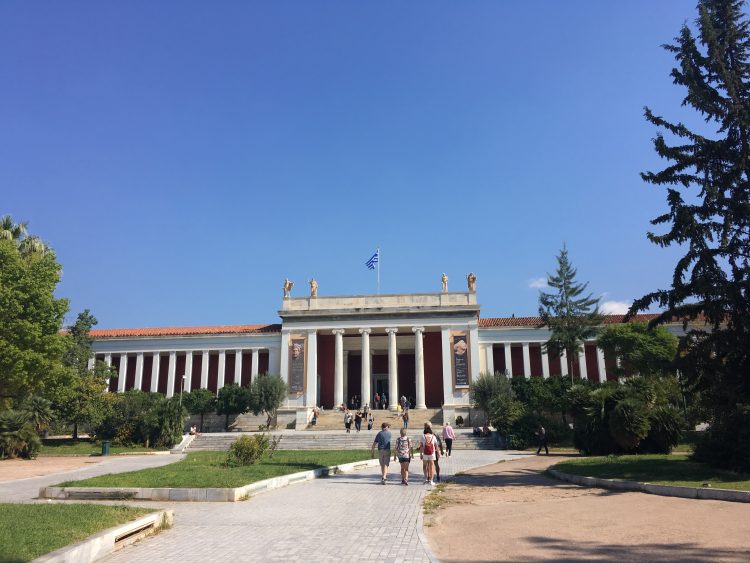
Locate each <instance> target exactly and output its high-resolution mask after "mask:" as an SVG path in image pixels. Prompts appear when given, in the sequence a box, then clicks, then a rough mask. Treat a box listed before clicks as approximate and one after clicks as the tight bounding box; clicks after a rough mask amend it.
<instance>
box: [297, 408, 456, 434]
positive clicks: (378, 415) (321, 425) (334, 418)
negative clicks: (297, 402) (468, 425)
mask: <svg viewBox="0 0 750 563" xmlns="http://www.w3.org/2000/svg"><path fill="white" fill-rule="evenodd" d="M371 412H372V416H373V418H374V419H375V423H374V424H373V430H374V429H376V428H377V429H378V430H380V425H381V424H382V423H383V422H386V421H387V422H390V423H391V429H392V430H393V429H396V430H398V429H400V428H401V426H402V422H401V418H399V416H398V414H397V413H396V412H393V411H389V410H373V411H371ZM352 414H354V412H352ZM427 421H429V422H431V423H432V426H433V427H437V426H440V427H442V424H443V409H410V410H409V428H413V429H415V430H416V429H417V428H419V429H420V430H421V429H422V428H423V425H424V423H425V422H427ZM343 428H344V413H343V412H342V411H340V410H330V411H325V412H322V413H320V416H319V417H318V422H317V424H316V425H315V426H313V425H311V424H308V425H307V428H299V429H298V430H342V429H343ZM362 428H363V429H366V428H367V421H366V420H364V419H363V420H362ZM352 430H354V423H352Z"/></svg>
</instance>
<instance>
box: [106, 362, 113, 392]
mask: <svg viewBox="0 0 750 563" xmlns="http://www.w3.org/2000/svg"><path fill="white" fill-rule="evenodd" d="M104 363H105V364H107V367H108V368H111V367H112V354H104ZM104 392H105V393H109V377H108V378H107V386H106V387H105V388H104Z"/></svg>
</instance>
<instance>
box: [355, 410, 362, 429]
mask: <svg viewBox="0 0 750 563" xmlns="http://www.w3.org/2000/svg"><path fill="white" fill-rule="evenodd" d="M354 428H355V430H356V431H357V433H359V431H360V430H362V413H361V412H359V411H357V414H355V415H354Z"/></svg>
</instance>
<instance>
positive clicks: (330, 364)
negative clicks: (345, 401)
mask: <svg viewBox="0 0 750 563" xmlns="http://www.w3.org/2000/svg"><path fill="white" fill-rule="evenodd" d="M334 338H335V337H334V335H333V334H318V375H320V402H321V404H322V406H323V407H324V408H326V409H330V408H333V372H334V369H335V365H334V364H335V357H334V356H335V351H334V347H335V345H336V343H335V341H334Z"/></svg>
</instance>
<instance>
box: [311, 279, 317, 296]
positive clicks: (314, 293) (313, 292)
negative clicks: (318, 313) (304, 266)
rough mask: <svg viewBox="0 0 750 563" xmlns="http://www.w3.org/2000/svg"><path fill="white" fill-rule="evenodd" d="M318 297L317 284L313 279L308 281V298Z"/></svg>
mask: <svg viewBox="0 0 750 563" xmlns="http://www.w3.org/2000/svg"><path fill="white" fill-rule="evenodd" d="M317 296H318V282H316V281H315V278H313V279H311V280H310V297H317Z"/></svg>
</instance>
